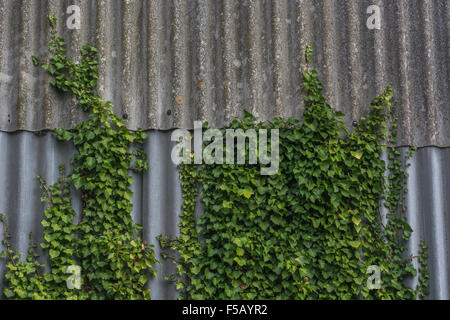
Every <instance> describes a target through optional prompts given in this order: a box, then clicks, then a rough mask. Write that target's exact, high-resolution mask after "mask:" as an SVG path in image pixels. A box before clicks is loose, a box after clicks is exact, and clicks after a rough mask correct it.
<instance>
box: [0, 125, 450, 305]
mask: <svg viewBox="0 0 450 320" xmlns="http://www.w3.org/2000/svg"><path fill="white" fill-rule="evenodd" d="M171 148H172V143H171V142H170V131H168V132H162V131H150V132H149V138H148V139H147V141H146V143H145V151H146V152H147V154H148V156H149V165H150V166H149V170H148V171H147V172H146V173H145V174H144V175H143V176H142V178H141V179H135V182H134V184H133V185H132V189H133V191H134V197H133V200H132V201H133V204H134V211H133V217H134V219H135V221H137V222H138V223H141V224H143V226H144V234H145V239H146V240H148V241H150V242H151V243H155V244H156V246H155V247H156V252H157V256H158V258H160V256H159V245H158V244H157V241H156V239H155V237H156V236H157V235H159V234H165V235H169V234H171V235H176V234H177V232H178V228H177V224H178V221H179V218H178V215H179V213H180V210H181V205H182V198H181V190H180V184H179V178H178V172H177V169H176V167H175V166H174V165H173V164H172V161H171V159H170V153H171ZM0 150H1V152H0V212H6V213H7V214H8V219H9V220H10V229H11V230H10V231H11V233H12V234H13V239H12V242H13V244H14V247H15V249H18V250H20V251H22V252H26V249H27V247H28V234H29V232H30V231H33V234H34V237H35V239H36V240H40V239H41V238H42V230H41V225H40V221H41V220H42V217H43V211H44V207H45V204H43V203H41V202H40V200H39V199H40V195H41V193H40V190H39V183H38V181H37V179H35V177H36V175H38V174H39V175H41V176H42V177H43V178H45V179H47V181H48V183H53V182H56V179H57V178H58V165H59V163H65V164H66V165H67V166H68V165H69V161H70V158H71V157H72V155H73V152H74V151H73V150H72V149H71V148H69V147H68V146H67V144H64V143H61V142H58V141H57V140H56V139H55V138H54V137H53V136H52V135H50V134H48V135H46V136H44V137H39V136H37V135H35V134H33V133H30V132H21V133H4V132H0ZM402 151H403V152H404V153H405V152H406V149H404V148H403V149H402ZM449 163H450V148H445V149H441V148H434V147H426V148H421V149H419V150H418V151H417V153H416V154H415V155H414V156H413V158H412V159H411V164H412V166H411V167H409V168H408V173H409V178H408V185H407V187H408V189H409V192H408V193H407V199H406V204H407V207H408V210H407V218H408V222H409V223H410V225H411V226H412V228H413V230H414V232H413V234H412V238H411V240H410V241H409V245H408V254H411V255H416V254H417V253H418V245H419V243H420V241H421V240H422V239H424V240H425V241H426V243H427V245H428V247H429V268H430V273H431V281H430V284H431V295H430V298H432V299H449V295H450V291H449V287H450V270H449V267H450V254H449V249H450V237H449V235H448V232H447V230H448V228H449V227H450V202H449V200H448V199H450V166H449ZM75 198H76V197H75ZM73 205H74V208H75V209H76V210H77V212H79V209H80V205H79V202H77V201H75V202H74V203H73ZM2 236H3V235H2V231H0V237H2ZM0 248H1V245H0ZM173 270H174V269H173V265H170V264H168V263H164V264H163V265H159V266H158V272H159V274H158V277H157V279H153V280H151V281H150V287H151V289H152V297H153V298H154V299H174V298H175V297H176V292H175V290H174V287H173V285H171V284H169V283H168V282H167V281H165V280H164V276H165V275H168V274H169V273H171V272H173ZM3 271H4V261H3V260H0V272H2V273H3ZM415 284H416V279H414V280H413V281H412V282H411V285H413V286H415ZM0 287H1V282H0Z"/></svg>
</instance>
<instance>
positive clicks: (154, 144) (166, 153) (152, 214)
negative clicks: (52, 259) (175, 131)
mask: <svg viewBox="0 0 450 320" xmlns="http://www.w3.org/2000/svg"><path fill="white" fill-rule="evenodd" d="M171 150H172V142H171V141H170V134H169V133H167V132H161V131H150V132H149V137H148V138H147V140H146V142H145V151H146V153H147V154H148V156H149V170H148V171H146V173H145V174H143V175H142V176H140V177H139V176H136V175H134V176H135V181H134V183H133V185H132V188H131V189H132V191H133V199H132V203H133V205H134V208H133V209H134V210H133V213H132V215H133V218H134V220H135V222H137V223H140V224H142V225H143V226H144V231H145V232H144V239H145V240H147V241H149V242H150V243H153V244H155V251H156V253H157V257H158V259H160V260H161V257H160V255H159V251H160V250H159V249H160V247H159V244H158V241H157V240H156V238H155V237H156V236H158V235H160V234H163V235H174V236H175V235H177V232H178V222H179V218H178V216H179V213H180V212H181V205H182V198H181V187H180V183H179V177H178V170H177V168H176V166H175V165H174V164H173V163H172V160H171V158H170V154H171ZM74 152H75V151H74V149H73V148H71V147H69V144H66V143H62V142H59V141H57V139H56V138H55V137H54V136H52V135H51V134H47V135H46V136H37V135H36V134H34V133H31V132H20V133H19V132H17V133H5V132H0V213H1V212H5V213H7V218H8V220H9V228H10V233H11V234H12V236H13V238H12V239H11V241H12V243H13V246H14V248H15V249H16V250H19V251H21V252H22V253H24V254H25V255H26V250H27V248H28V236H29V233H30V231H32V232H33V238H34V239H35V241H39V242H41V241H42V226H41V223H40V221H41V220H42V218H43V217H44V215H43V213H44V209H45V205H46V204H45V203H41V201H40V198H41V195H42V193H41V190H40V189H39V182H38V180H37V179H36V176H37V175H41V176H42V177H43V178H44V179H46V180H47V182H48V183H49V184H52V183H55V182H56V181H57V179H58V176H59V174H58V166H59V164H60V163H64V164H65V165H66V168H70V160H71V158H72V157H73V154H74ZM73 199H74V201H73V207H74V209H75V210H76V212H78V213H80V211H81V210H80V209H81V201H80V197H79V195H77V194H75V195H73ZM0 229H1V228H0ZM0 238H2V239H3V230H0ZM0 249H1V250H2V249H3V246H2V245H1V244H0ZM1 250H0V251H1ZM161 261H162V260H161ZM157 271H158V278H157V279H153V280H151V281H150V288H151V291H152V292H151V294H152V298H153V299H175V298H176V292H175V287H174V286H173V285H169V283H168V282H167V281H165V280H164V276H166V275H169V274H171V273H173V272H174V271H175V269H174V266H173V265H171V263H170V262H169V261H167V262H166V263H163V264H162V265H158V267H157ZM3 272H4V259H0V278H1V280H0V288H2V283H3V274H4V273H3Z"/></svg>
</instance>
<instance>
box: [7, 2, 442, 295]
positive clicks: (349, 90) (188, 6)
mask: <svg viewBox="0 0 450 320" xmlns="http://www.w3.org/2000/svg"><path fill="white" fill-rule="evenodd" d="M72 4H75V5H78V6H79V7H80V8H81V29H80V30H78V31H77V30H69V29H68V28H67V27H66V19H67V18H68V17H69V14H67V13H66V9H67V7H68V6H69V5H72ZM372 4H376V5H378V6H380V8H381V16H382V20H381V29H380V30H369V29H368V28H367V27H366V20H367V18H368V17H369V14H368V13H367V12H366V9H367V7H368V6H369V5H372ZM50 13H51V14H54V15H55V16H56V17H57V18H58V21H59V24H58V32H59V34H61V35H63V36H64V38H65V39H66V40H67V42H68V48H69V52H68V54H69V56H71V57H74V58H75V59H76V58H77V53H78V51H79V49H80V47H81V46H82V45H83V44H84V43H92V44H96V45H98V47H99V54H100V65H99V71H100V79H99V85H98V91H99V94H100V95H101V96H102V97H103V98H104V99H106V100H111V101H112V102H113V103H114V105H115V106H114V110H115V112H116V114H118V115H125V114H126V115H127V116H128V117H127V120H126V121H127V126H128V127H129V128H131V129H136V128H138V127H141V128H144V129H159V130H161V129H162V130H165V129H172V128H177V127H184V128H192V123H193V121H194V120H207V121H208V122H209V123H210V125H211V126H216V127H220V126H222V125H223V124H224V123H226V122H228V121H229V120H230V119H232V118H233V117H235V116H241V114H242V109H244V108H245V109H247V110H248V111H250V112H252V113H253V114H255V115H256V116H257V117H258V118H259V119H260V120H265V119H269V118H271V117H273V116H284V117H289V116H294V117H297V118H300V117H301V114H302V112H303V97H304V91H303V89H302V87H301V71H302V70H303V69H304V67H305V59H304V51H305V47H306V45H307V44H312V45H313V47H314V49H315V57H314V61H313V66H314V68H316V69H317V70H318V72H319V77H320V79H321V80H322V82H323V83H324V88H325V94H326V96H327V99H328V101H329V102H330V104H331V105H333V106H335V107H337V108H338V109H340V110H342V111H344V113H345V114H346V118H345V121H346V123H347V124H350V123H351V122H352V120H357V119H359V118H360V117H361V116H363V115H364V114H365V113H366V111H367V106H368V104H369V102H370V100H371V99H372V98H373V97H375V96H376V95H377V94H379V93H380V92H381V91H382V89H384V87H386V86H387V85H389V84H391V85H393V88H394V93H395V95H396V97H397V98H398V102H399V105H398V108H399V109H398V110H399V116H400V128H399V129H400V130H399V139H398V145H414V146H418V147H425V146H434V147H425V148H421V149H419V151H418V152H417V153H416V155H415V156H414V158H413V159H412V166H411V167H410V168H409V169H408V170H409V172H410V177H409V180H408V188H409V193H408V199H407V204H408V220H409V222H410V224H411V225H412V227H413V229H414V230H415V232H414V233H413V237H412V239H411V241H410V248H409V250H410V252H411V253H412V254H415V253H417V248H418V243H419V242H420V239H422V238H424V239H425V240H426V241H427V244H428V245H429V248H430V249H429V251H430V258H429V262H430V270H431V288H432V294H431V298H438V299H448V298H449V294H450V292H449V286H450V280H449V276H450V275H449V273H450V270H449V263H450V260H449V259H450V255H449V253H448V250H449V248H450V243H449V236H448V235H447V232H446V230H447V228H448V227H449V223H450V221H449V220H450V218H449V214H450V210H449V209H450V203H449V201H448V200H447V199H450V185H449V184H450V167H449V165H448V163H450V162H449V160H450V148H437V147H450V126H449V123H450V106H449V102H448V101H449V100H450V93H449V88H450V80H449V79H450V77H449V72H450V37H449V26H450V19H449V16H450V2H449V1H447V0H398V1H389V0H349V1H340V0H278V1H268V0H217V1H216V0H185V1H184V0H121V1H119V0H114V1H112V0H96V1H95V0H89V1H88V0H0V212H2V211H5V212H7V213H8V217H9V220H10V221H11V223H10V224H11V233H12V234H13V235H14V237H13V243H14V245H15V248H16V249H19V250H20V251H23V252H25V251H26V247H27V243H28V238H27V237H28V233H29V231H33V232H34V236H35V238H36V239H40V237H41V236H42V231H41V227H40V223H39V222H40V220H41V219H42V216H43V210H44V204H42V203H40V201H39V199H40V190H39V185H38V183H37V181H36V179H35V176H36V175H37V174H40V175H42V176H43V177H44V178H46V179H47V180H48V181H49V182H50V183H52V182H55V181H56V179H57V168H58V164H59V163H66V165H68V164H69V163H68V162H69V160H70V158H71V156H72V154H73V152H74V150H73V149H71V148H69V147H68V146H67V145H65V144H62V143H60V142H57V141H56V140H55V139H54V138H53V137H52V136H51V135H47V136H44V137H39V136H37V135H34V134H33V133H31V132H14V131H16V130H28V131H37V130H41V129H48V128H57V127H64V128H69V127H73V126H74V125H76V124H77V123H79V122H80V121H81V120H82V119H84V117H85V116H84V115H83V114H82V113H81V111H80V110H78V109H77V108H76V107H75V101H74V99H73V97H71V96H69V95H61V94H59V93H57V92H55V91H54V90H53V89H52V88H50V87H49V85H48V83H49V78H48V76H47V74H46V73H45V72H44V71H43V70H40V69H39V68H36V67H34V66H33V65H32V62H31V55H32V54H35V55H37V56H39V57H41V58H43V57H48V52H47V49H46V43H47V41H48V37H49V28H48V25H47V24H46V17H47V15H48V14H50ZM2 131H3V132H2ZM149 133H150V134H149V138H148V140H147V141H146V145H145V148H146V151H147V153H148V154H149V164H150V170H149V171H148V172H147V173H145V174H144V176H143V177H142V178H140V179H139V180H136V181H135V183H134V184H133V191H134V192H135V193H134V198H133V203H134V205H135V207H134V211H133V215H134V218H135V220H136V221H137V222H139V223H142V224H143V225H144V228H145V237H146V238H147V240H149V241H151V242H152V243H156V240H155V236H157V235H159V234H176V232H177V223H178V214H179V212H180V208H181V204H182V199H181V191H180V184H179V181H178V173H177V170H176V168H175V166H174V165H173V163H172V162H171V160H170V150H171V145H172V144H171V142H170V131H158V130H155V131H149ZM74 207H75V208H76V209H79V207H80V205H79V203H77V202H75V203H74ZM1 232H2V231H1V230H0V236H2V233H1ZM156 250H157V252H158V254H159V246H158V245H157V246H156ZM3 269H4V266H3V261H0V272H3ZM171 270H173V266H170V265H167V264H164V265H162V266H158V271H160V273H159V276H158V278H157V279H154V280H152V281H151V282H150V286H151V288H152V296H153V298H156V299H172V298H175V297H176V292H175V290H174V288H173V286H169V285H168V283H167V282H166V281H164V280H163V277H164V275H166V274H169V273H170V272H171ZM0 281H2V280H0ZM414 281H415V280H414ZM414 281H413V282H414ZM1 284H2V283H1V282H0V287H1Z"/></svg>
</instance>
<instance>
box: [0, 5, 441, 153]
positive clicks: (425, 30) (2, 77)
mask: <svg viewBox="0 0 450 320" xmlns="http://www.w3.org/2000/svg"><path fill="white" fill-rule="evenodd" d="M72 4H75V5H78V6H79V7H80V8H81V29H80V30H78V31H77V30H69V29H68V28H67V27H66V19H67V18H68V17H69V14H67V13H66V9H67V7H68V6H69V5H72ZM372 4H376V5H379V6H380V8H381V29H380V30H369V29H368V28H367V27H366V20H367V18H368V17H369V16H370V14H368V13H367V12H366V10H367V7H368V6H369V5H372ZM449 12H450V2H449V1H447V0H399V1H390V0H384V1H383V0H351V1H340V0H320V1H319V0H277V1H267V0H217V1H216V0H122V1H119V0H115V1H111V0H97V1H93V0H91V1H87V0H48V1H45V0H20V1H17V0H0V15H1V19H0V130H3V131H14V130H17V129H25V130H40V129H43V128H56V127H65V128H68V127H72V126H73V125H74V124H76V123H78V122H79V121H80V119H82V118H83V115H82V113H81V111H80V110H78V109H76V108H75V105H74V101H73V99H72V98H71V97H69V96H61V95H59V94H57V93H56V92H55V91H54V90H53V89H50V88H48V86H47V85H45V84H47V83H48V77H47V75H46V73H45V72H44V71H42V70H39V68H36V67H34V66H33V65H32V62H31V55H32V54H36V55H37V56H39V57H41V58H42V57H46V56H48V53H47V50H46V42H47V41H48V37H49V28H48V25H47V24H46V16H47V15H48V14H49V13H52V14H54V15H55V16H56V17H57V18H58V19H59V24H58V30H59V33H60V34H61V35H63V36H64V38H65V39H66V40H67V41H68V47H69V48H70V51H69V55H70V56H76V55H77V53H78V51H79V48H80V47H81V46H82V45H83V44H84V43H87V42H89V43H93V44H97V45H98V46H99V53H100V57H101V59H100V80H99V87H98V89H99V92H100V94H101V95H102V97H104V98H105V99H108V100H112V101H113V103H114V104H115V111H116V113H117V114H118V115H122V114H125V113H126V114H127V115H128V120H127V124H128V126H129V128H131V129H136V128H137V127H141V128H144V129H170V128H175V127H184V128H192V123H193V120H200V119H202V120H207V121H209V123H210V124H211V125H212V126H222V125H223V124H224V123H225V122H228V121H229V120H230V119H231V118H233V117H235V116H241V115H242V109H243V108H245V109H247V110H249V111H251V112H252V113H253V114H255V115H256V116H257V117H258V118H259V119H262V120H264V119H267V118H271V117H273V116H284V117H288V116H295V117H301V115H302V108H303V102H302V101H303V95H304V92H303V90H302V88H301V70H303V69H304V67H305V59H304V51H305V47H306V45H307V44H308V43H311V44H312V45H313V47H314V49H315V52H316V55H315V58H314V63H313V65H314V67H315V68H317V69H318V71H319V74H320V78H321V79H322V80H323V82H324V87H325V91H326V95H327V97H328V101H329V102H330V104H331V105H333V106H336V107H337V108H338V109H340V110H343V111H344V112H345V114H346V115H347V117H346V119H345V121H346V122H347V123H348V124H350V123H351V122H352V120H354V119H356V120H357V119H358V118H359V117H360V116H361V115H364V114H365V112H366V110H367V106H368V103H369V101H370V100H371V99H372V98H373V97H374V96H376V95H377V94H379V93H380V92H381V90H382V89H383V88H384V87H386V86H387V85H388V84H392V85H393V87H394V92H395V94H396V96H397V97H398V99H399V111H400V112H399V114H400V135H399V141H398V142H399V145H415V146H426V145H435V146H441V147H444V146H445V147H447V146H450V126H448V125H447V124H448V123H449V120H450V108H449V104H448V101H449V100H450V95H449V87H450V85H449V71H450V67H449V63H450V45H449V41H450V40H449V39H450V37H449V21H450V19H449ZM169 111H170V112H169Z"/></svg>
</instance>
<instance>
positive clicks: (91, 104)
mask: <svg viewBox="0 0 450 320" xmlns="http://www.w3.org/2000/svg"><path fill="white" fill-rule="evenodd" d="M49 23H50V27H51V40H50V43H49V50H50V52H51V54H52V56H51V58H50V60H49V61H48V62H41V61H40V60H39V59H38V58H36V57H34V56H33V62H34V64H35V65H40V66H42V68H43V69H44V70H46V71H47V72H48V73H49V74H50V75H51V76H52V78H53V79H52V81H51V85H52V86H54V87H55V88H56V89H57V90H59V91H61V92H70V93H72V94H74V95H75V97H76V99H77V101H78V105H79V107H80V108H81V109H82V110H83V111H84V112H86V113H88V114H89V119H88V120H87V121H85V122H82V123H81V124H79V125H77V126H76V127H75V128H73V129H70V130H63V129H57V130H55V133H56V136H57V138H58V139H60V140H63V141H67V142H71V143H73V145H74V146H75V149H76V150H77V153H76V154H75V156H74V158H73V160H72V164H73V170H72V172H71V173H70V174H69V175H67V176H66V174H65V170H64V167H61V168H60V173H61V175H60V178H59V181H58V182H57V183H55V184H53V185H48V184H47V183H46V181H45V180H44V179H43V178H42V177H38V178H39V180H40V185H41V188H42V190H43V197H42V201H45V202H47V203H48V207H47V209H46V210H45V218H44V219H43V220H42V226H43V231H44V232H43V233H44V239H43V242H42V243H41V247H42V249H43V250H44V252H45V253H46V254H48V259H49V267H50V271H48V272H44V268H43V267H44V264H43V263H41V262H39V255H38V252H37V250H36V249H37V245H36V244H35V243H33V242H31V243H30V247H29V251H28V256H27V258H26V259H25V260H20V253H15V251H14V250H13V248H12V246H11V244H10V243H9V238H10V237H11V236H10V235H9V234H8V229H7V221H6V216H5V215H2V222H3V227H4V234H5V235H6V237H5V239H4V240H3V244H4V246H5V250H4V251H3V253H2V258H5V259H6V260H7V264H6V267H7V268H6V269H7V270H6V274H5V280H6V281H5V288H4V294H5V296H6V298H9V299H149V298H150V290H149V289H148V288H147V287H146V284H147V281H148V279H149V276H150V275H154V276H156V271H155V269H154V265H155V263H157V260H156V258H155V253H154V250H153V246H152V245H151V244H148V243H147V242H146V241H144V240H143V237H142V232H141V231H142V226H141V225H138V224H135V223H134V222H133V219H132V217H131V211H132V207H133V206H132V204H131V199H132V195H133V194H132V191H131V190H130V189H129V186H130V185H131V183H132V182H133V178H132V177H131V176H130V175H129V170H134V171H137V172H142V171H143V170H145V169H147V162H146V154H145V153H144V151H143V149H142V144H143V142H144V139H145V138H146V134H145V133H143V132H142V131H140V130H138V131H137V132H131V131H130V130H128V129H127V128H126V126H125V124H124V121H123V120H122V119H120V118H118V117H117V116H116V115H115V114H114V113H113V111H112V110H111V109H112V104H111V103H110V102H106V103H104V102H103V101H102V99H101V98H100V97H99V96H97V95H96V94H95V87H96V83H97V79H98V68H97V66H98V59H97V48H96V47H94V46H91V45H85V46H83V48H82V49H81V59H80V62H78V63H76V62H74V61H71V60H70V59H69V58H68V57H67V56H66V54H65V53H66V47H65V42H64V40H63V39H62V38H59V37H57V35H56V31H55V26H56V19H55V17H54V16H49ZM130 150H133V151H130ZM71 185H73V186H74V187H75V189H77V190H79V191H80V192H81V195H82V196H81V197H82V212H81V216H80V217H79V219H77V217H76V213H75V211H74V209H73V208H72V206H71V195H70V187H71ZM76 220H79V221H76ZM31 239H32V238H31V236H30V241H31ZM70 266H72V269H70V268H69V267H70ZM73 266H75V268H73ZM71 270H75V272H77V271H76V270H78V271H79V273H76V274H73V275H72V276H71V275H70V273H71V272H73V271H71ZM68 273H69V274H68ZM72 280H78V281H79V285H77V283H76V281H72ZM70 281H72V282H70ZM71 284H72V285H71ZM77 287H78V288H77Z"/></svg>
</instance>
